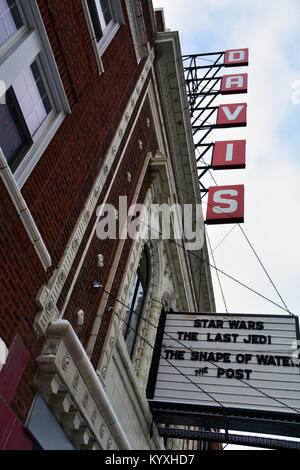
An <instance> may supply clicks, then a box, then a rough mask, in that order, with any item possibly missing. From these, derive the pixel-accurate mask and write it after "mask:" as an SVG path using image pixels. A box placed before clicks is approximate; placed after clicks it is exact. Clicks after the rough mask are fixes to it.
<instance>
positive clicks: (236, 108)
mask: <svg viewBox="0 0 300 470" xmlns="http://www.w3.org/2000/svg"><path fill="white" fill-rule="evenodd" d="M246 124H247V104H246V103H234V104H220V106H219V112H218V117H217V126H218V127H238V126H246Z"/></svg>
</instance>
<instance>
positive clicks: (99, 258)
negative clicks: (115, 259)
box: [97, 254, 104, 268]
mask: <svg viewBox="0 0 300 470" xmlns="http://www.w3.org/2000/svg"><path fill="white" fill-rule="evenodd" d="M97 265H98V268H103V266H104V258H103V255H101V254H99V255H97Z"/></svg>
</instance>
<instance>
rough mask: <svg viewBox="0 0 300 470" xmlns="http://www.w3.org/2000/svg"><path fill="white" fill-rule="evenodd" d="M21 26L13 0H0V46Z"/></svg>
mask: <svg viewBox="0 0 300 470" xmlns="http://www.w3.org/2000/svg"><path fill="white" fill-rule="evenodd" d="M22 25H23V22H22V19H21V16H20V13H19V11H18V7H17V5H16V2H15V1H14V0H0V46H2V45H3V44H4V43H5V42H6V41H7V40H8V39H9V38H11V37H12V36H13V35H14V34H15V33H16V31H18V29H19V28H21V26H22Z"/></svg>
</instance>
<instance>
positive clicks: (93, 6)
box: [87, 0, 105, 42]
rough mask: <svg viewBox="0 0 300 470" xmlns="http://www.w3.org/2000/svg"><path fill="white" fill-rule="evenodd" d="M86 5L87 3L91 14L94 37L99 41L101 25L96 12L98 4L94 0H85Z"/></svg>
mask: <svg viewBox="0 0 300 470" xmlns="http://www.w3.org/2000/svg"><path fill="white" fill-rule="evenodd" d="M87 5H88V8H89V11H90V15H91V20H92V23H93V28H94V33H95V37H96V39H97V41H98V42H99V41H100V39H101V38H102V36H103V32H102V27H101V23H100V18H99V12H98V8H100V6H99V3H98V5H97V2H96V0H87ZM100 13H101V9H100ZM101 18H102V14H101ZM104 26H105V25H104Z"/></svg>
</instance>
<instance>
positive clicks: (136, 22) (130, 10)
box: [126, 0, 148, 63]
mask: <svg viewBox="0 0 300 470" xmlns="http://www.w3.org/2000/svg"><path fill="white" fill-rule="evenodd" d="M126 9H127V14H128V20H129V27H130V31H131V36H132V40H133V45H134V50H135V55H136V60H137V63H140V61H141V59H142V58H143V57H145V56H146V55H147V54H148V44H147V34H146V27H145V23H144V16H143V12H142V7H141V2H140V0H126Z"/></svg>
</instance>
